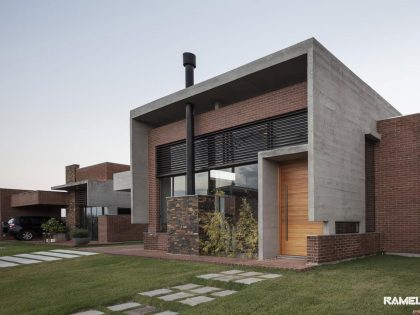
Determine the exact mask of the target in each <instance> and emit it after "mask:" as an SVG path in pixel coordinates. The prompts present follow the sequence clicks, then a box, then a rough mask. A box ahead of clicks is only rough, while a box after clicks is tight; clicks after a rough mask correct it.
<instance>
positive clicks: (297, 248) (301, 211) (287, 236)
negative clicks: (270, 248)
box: [278, 159, 323, 256]
mask: <svg viewBox="0 0 420 315" xmlns="http://www.w3.org/2000/svg"><path fill="white" fill-rule="evenodd" d="M278 187H279V190H280V191H279V200H280V202H279V208H280V209H279V211H280V216H279V218H280V223H279V224H280V254H281V255H290V256H306V243H307V241H306V236H307V235H320V234H322V229H323V224H322V222H309V221H308V161H307V159H299V160H293V161H288V162H284V163H282V164H280V166H279V185H278Z"/></svg>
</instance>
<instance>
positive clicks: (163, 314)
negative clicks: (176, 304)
mask: <svg viewBox="0 0 420 315" xmlns="http://www.w3.org/2000/svg"><path fill="white" fill-rule="evenodd" d="M154 315H178V313H177V312H172V311H164V312H160V313H157V314H154Z"/></svg>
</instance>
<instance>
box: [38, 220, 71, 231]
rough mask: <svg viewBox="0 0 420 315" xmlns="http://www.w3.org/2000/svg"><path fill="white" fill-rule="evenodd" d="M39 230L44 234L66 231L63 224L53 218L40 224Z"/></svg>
mask: <svg viewBox="0 0 420 315" xmlns="http://www.w3.org/2000/svg"><path fill="white" fill-rule="evenodd" d="M41 229H42V230H43V231H44V232H46V233H66V230H67V229H66V226H65V225H64V223H63V222H61V221H60V220H57V219H54V218H51V219H49V220H48V221H47V222H45V223H42V225H41Z"/></svg>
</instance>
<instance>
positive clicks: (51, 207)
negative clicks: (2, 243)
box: [0, 188, 68, 239]
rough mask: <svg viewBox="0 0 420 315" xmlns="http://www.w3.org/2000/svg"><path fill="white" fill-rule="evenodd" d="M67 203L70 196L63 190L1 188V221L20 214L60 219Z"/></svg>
mask: <svg viewBox="0 0 420 315" xmlns="http://www.w3.org/2000/svg"><path fill="white" fill-rule="evenodd" d="M67 204H68V196H67V194H66V193H63V192H56V191H41V190H24V189H7V188H0V222H7V221H8V220H9V219H11V218H15V217H20V216H45V217H53V218H57V219H60V218H61V209H63V208H65V207H66V206H67ZM2 234H3V233H0V239H1V237H2Z"/></svg>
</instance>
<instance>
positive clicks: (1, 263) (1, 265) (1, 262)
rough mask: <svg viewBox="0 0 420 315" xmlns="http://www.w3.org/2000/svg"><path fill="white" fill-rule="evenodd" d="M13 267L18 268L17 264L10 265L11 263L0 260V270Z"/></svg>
mask: <svg viewBox="0 0 420 315" xmlns="http://www.w3.org/2000/svg"><path fill="white" fill-rule="evenodd" d="M0 258H1V257H0ZM14 266H19V265H18V264H14V263H11V262H8V261H2V260H0V268H6V267H14Z"/></svg>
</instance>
